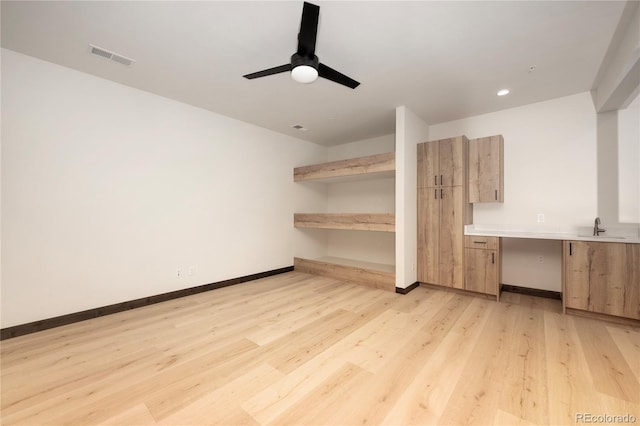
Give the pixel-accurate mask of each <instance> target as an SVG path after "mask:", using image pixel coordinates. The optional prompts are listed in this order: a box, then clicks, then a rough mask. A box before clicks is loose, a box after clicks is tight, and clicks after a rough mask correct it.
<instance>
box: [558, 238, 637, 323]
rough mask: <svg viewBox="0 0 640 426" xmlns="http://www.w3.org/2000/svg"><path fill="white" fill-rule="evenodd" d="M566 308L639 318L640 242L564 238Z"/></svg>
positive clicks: (564, 298)
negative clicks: (565, 239)
mask: <svg viewBox="0 0 640 426" xmlns="http://www.w3.org/2000/svg"><path fill="white" fill-rule="evenodd" d="M562 252H563V304H564V307H565V308H569V309H577V310H582V311H589V312H596V313H600V314H607V315H614V316H619V317H625V318H633V319H640V262H639V261H638V259H640V244H623V243H602V242H592V241H565V242H564V245H563V251H562Z"/></svg>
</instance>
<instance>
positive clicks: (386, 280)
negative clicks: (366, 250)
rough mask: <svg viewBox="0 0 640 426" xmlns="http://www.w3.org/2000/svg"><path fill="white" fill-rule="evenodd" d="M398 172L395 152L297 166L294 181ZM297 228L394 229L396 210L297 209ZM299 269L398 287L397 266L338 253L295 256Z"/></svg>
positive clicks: (345, 179)
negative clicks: (336, 255) (322, 255)
mask: <svg viewBox="0 0 640 426" xmlns="http://www.w3.org/2000/svg"><path fill="white" fill-rule="evenodd" d="M394 176H395V153H393V152H391V153H385V154H376V155H369V156H366V157H359V158H351V159H347V160H340V161H331V162H327V163H322V164H314V165H310V166H302V167H296V168H295V169H294V170H293V180H294V181H295V182H303V181H320V182H327V183H337V182H350V181H353V180H361V179H368V178H369V179H371V178H380V177H384V178H386V177H391V178H393V177H394ZM294 226H295V227H296V228H315V229H337V230H356V231H375V232H395V214H394V213H342V212H341V213H294ZM294 269H295V270H296V271H300V272H306V273H309V274H314V275H320V276H325V277H330V278H334V279H337V280H342V281H349V282H353V283H357V284H361V285H366V286H369V287H375V288H380V289H385V290H389V291H395V266H394V265H387V264H380V263H373V262H364V261H360V260H354V259H345V258H339V257H321V258H316V259H305V258H303V257H295V258H294Z"/></svg>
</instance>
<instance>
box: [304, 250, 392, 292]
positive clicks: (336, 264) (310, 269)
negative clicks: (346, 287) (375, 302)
mask: <svg viewBox="0 0 640 426" xmlns="http://www.w3.org/2000/svg"><path fill="white" fill-rule="evenodd" d="M293 267H294V269H295V270H296V271H299V272H305V273H307V274H312V275H319V276H321V277H329V278H334V279H336V280H341V281H348V282H352V283H355V284H361V285H365V286H367V287H374V288H379V289H382V290H389V291H395V288H396V273H395V267H394V266H393V265H383V264H379V263H372V262H361V261H357V260H351V259H343V258H338V257H321V258H318V259H301V258H298V257H295V258H294V259H293Z"/></svg>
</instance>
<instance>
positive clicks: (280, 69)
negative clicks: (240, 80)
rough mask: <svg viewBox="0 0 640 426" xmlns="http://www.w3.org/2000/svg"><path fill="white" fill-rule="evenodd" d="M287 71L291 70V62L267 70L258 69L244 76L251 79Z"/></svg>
mask: <svg viewBox="0 0 640 426" xmlns="http://www.w3.org/2000/svg"><path fill="white" fill-rule="evenodd" d="M287 71H291V64H285V65H280V66H277V67H273V68H269V69H266V70H262V71H257V72H254V73H251V74H247V75H243V77H244V78H248V79H249V80H251V79H253V78H260V77H266V76H268V75H273V74H280V73H282V72H287Z"/></svg>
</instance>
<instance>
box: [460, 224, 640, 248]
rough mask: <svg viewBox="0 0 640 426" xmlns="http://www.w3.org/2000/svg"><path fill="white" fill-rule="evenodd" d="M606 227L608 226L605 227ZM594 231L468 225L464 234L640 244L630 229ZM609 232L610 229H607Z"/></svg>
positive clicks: (636, 235) (585, 229)
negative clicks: (601, 232) (596, 235)
mask: <svg viewBox="0 0 640 426" xmlns="http://www.w3.org/2000/svg"><path fill="white" fill-rule="evenodd" d="M604 228H605V229H606V227H604ZM591 232H592V231H591V230H590V229H588V228H584V229H583V228H577V229H574V230H568V229H562V230H561V229H558V230H557V231H555V230H549V229H542V228H538V229H536V228H528V229H527V228H525V227H509V226H496V225H466V226H465V227H464V235H478V236H484V237H502V238H533V239H538V240H571V241H598V242H602V243H631V244H640V236H639V235H638V234H635V235H634V234H632V233H631V232H629V231H628V230H627V231H626V232H625V231H617V232H616V231H613V230H612V231H611V233H610V234H608V235H607V233H606V232H605V233H603V234H601V235H600V236H598V237H595V236H593V235H590V233H591ZM607 232H609V231H607Z"/></svg>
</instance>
